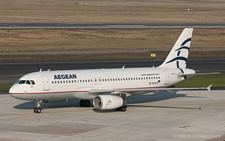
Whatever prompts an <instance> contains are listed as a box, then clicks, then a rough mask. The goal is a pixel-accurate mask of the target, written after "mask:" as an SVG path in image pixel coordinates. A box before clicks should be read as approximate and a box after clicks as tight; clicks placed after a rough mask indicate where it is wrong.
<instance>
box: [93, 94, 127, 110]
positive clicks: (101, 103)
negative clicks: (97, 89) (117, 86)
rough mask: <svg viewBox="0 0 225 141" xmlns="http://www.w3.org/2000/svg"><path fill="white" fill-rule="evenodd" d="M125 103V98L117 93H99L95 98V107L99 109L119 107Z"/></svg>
mask: <svg viewBox="0 0 225 141" xmlns="http://www.w3.org/2000/svg"><path fill="white" fill-rule="evenodd" d="M124 104H126V103H125V100H123V98H122V97H120V96H116V95H99V96H97V97H95V98H94V99H93V105H94V107H95V108H96V109H99V110H110V109H117V108H119V107H122V106H123V105H124Z"/></svg>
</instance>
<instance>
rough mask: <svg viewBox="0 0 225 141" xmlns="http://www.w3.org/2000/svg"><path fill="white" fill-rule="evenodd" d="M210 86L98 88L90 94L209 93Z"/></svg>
mask: <svg viewBox="0 0 225 141" xmlns="http://www.w3.org/2000/svg"><path fill="white" fill-rule="evenodd" d="M211 86H212V85H209V86H208V87H193V88H147V89H140V88H137V89H132V88H131V89H113V88H106V89H105V88H99V89H91V90H90V93H91V94H93V95H100V94H114V95H121V94H124V95H126V97H127V96H130V95H132V94H133V93H137V92H154V91H182V90H208V91H210V89H211Z"/></svg>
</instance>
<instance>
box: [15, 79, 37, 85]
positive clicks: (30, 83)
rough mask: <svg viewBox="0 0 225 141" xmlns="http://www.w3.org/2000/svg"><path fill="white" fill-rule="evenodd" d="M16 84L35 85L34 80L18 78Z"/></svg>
mask: <svg viewBox="0 0 225 141" xmlns="http://www.w3.org/2000/svg"><path fill="white" fill-rule="evenodd" d="M17 83H18V84H28V85H35V83H34V80H19V81H18V82H17Z"/></svg>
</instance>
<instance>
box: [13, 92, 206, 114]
mask: <svg viewBox="0 0 225 141" xmlns="http://www.w3.org/2000/svg"><path fill="white" fill-rule="evenodd" d="M180 97H185V98H204V97H197V96H186V94H177V93H176V92H168V91H159V92H153V93H152V94H145V95H133V96H131V97H128V98H127V106H128V107H153V108H183V109H190V108H185V107H166V106H145V105H134V104H140V103H148V102H156V101H162V100H168V99H174V98H180ZM91 103H92V100H91ZM35 106H36V104H35V102H34V101H29V102H24V103H22V104H18V105H16V106H14V107H13V108H15V109H34V108H35ZM91 106H93V104H92V105H91ZM41 107H42V109H49V108H69V107H79V99H73V100H69V101H63V102H58V103H42V104H41ZM194 109H196V108H194ZM93 111H95V112H100V110H97V109H93ZM113 111H114V110H113ZM107 112H112V110H107Z"/></svg>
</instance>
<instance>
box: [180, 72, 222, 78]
mask: <svg viewBox="0 0 225 141" xmlns="http://www.w3.org/2000/svg"><path fill="white" fill-rule="evenodd" d="M209 74H221V73H220V72H210V73H191V74H190V73H189V74H184V73H182V74H180V75H179V76H180V77H186V76H194V75H209Z"/></svg>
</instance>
